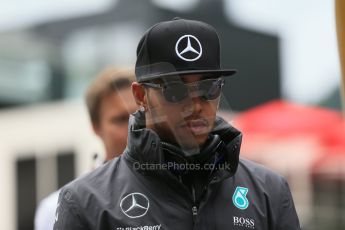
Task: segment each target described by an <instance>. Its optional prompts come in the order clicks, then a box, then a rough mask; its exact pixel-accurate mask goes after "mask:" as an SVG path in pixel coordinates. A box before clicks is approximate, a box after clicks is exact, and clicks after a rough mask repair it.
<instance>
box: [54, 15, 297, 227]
mask: <svg viewBox="0 0 345 230" xmlns="http://www.w3.org/2000/svg"><path fill="white" fill-rule="evenodd" d="M234 73H236V71H235V70H232V69H222V68H221V67H220V42H219V38H218V35H217V33H216V31H215V29H214V28H213V27H211V26H210V25H208V24H206V23H203V22H200V21H192V20H184V19H178V18H177V19H174V20H172V21H167V22H161V23H158V24H156V25H154V26H153V27H152V28H150V29H149V30H148V31H147V32H146V33H145V34H144V36H143V37H142V39H141V40H140V42H139V45H138V48H137V62H136V77H137V82H135V83H133V84H132V91H133V95H134V97H135V99H136V102H137V104H138V105H139V106H140V107H141V108H140V110H138V111H137V112H136V113H134V114H132V116H131V117H130V121H129V133H128V144H127V147H126V149H125V151H124V154H123V155H122V156H121V157H119V158H117V159H116V160H113V161H111V162H109V163H107V164H106V165H104V166H103V167H101V168H99V169H97V170H95V171H94V172H92V173H90V174H88V175H86V176H85V177H83V178H81V179H78V180H76V181H74V182H72V183H71V184H69V185H67V186H66V187H64V189H63V190H62V192H61V194H60V198H59V207H58V209H57V217H56V223H55V227H54V229H55V230H57V229H74V230H75V229H90V230H91V229H92V230H93V229H112V230H127V229H128V230H135V229H138V230H139V229H140V230H144V229H148V230H149V229H155V230H158V229H183V230H184V229H186V230H189V229H198V230H203V229H205V230H206V229H208V230H209V229H258V230H260V229H267V230H268V229H272V230H273V229H275V230H290V229H291V230H296V229H300V226H299V221H298V217H297V214H296V211H295V207H294V204H293V200H292V197H291V193H290V190H289V187H288V185H287V183H286V181H285V179H284V178H282V177H281V176H279V175H277V174H275V173H273V172H271V171H269V170H267V169H265V168H264V167H262V166H259V165H256V164H255V163H252V162H249V161H246V160H242V159H241V160H239V152H240V145H241V139H242V135H241V133H240V131H238V130H236V129H235V128H233V127H231V126H230V125H229V124H228V123H227V122H225V121H224V120H223V119H222V118H220V117H217V116H216V112H217V108H218V104H219V100H220V94H221V89H222V86H223V84H224V77H225V76H230V75H233V74H234Z"/></svg>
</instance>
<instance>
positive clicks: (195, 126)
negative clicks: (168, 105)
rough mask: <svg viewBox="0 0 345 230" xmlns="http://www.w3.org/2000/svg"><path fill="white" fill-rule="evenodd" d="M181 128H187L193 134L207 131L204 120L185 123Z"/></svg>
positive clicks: (206, 124) (206, 123)
mask: <svg viewBox="0 0 345 230" xmlns="http://www.w3.org/2000/svg"><path fill="white" fill-rule="evenodd" d="M182 127H183V128H188V129H189V130H190V131H191V132H192V133H193V134H202V133H205V132H206V131H207V128H208V122H207V120H205V119H193V120H188V121H185V123H184V124H183V125H182Z"/></svg>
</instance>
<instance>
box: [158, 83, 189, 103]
mask: <svg viewBox="0 0 345 230" xmlns="http://www.w3.org/2000/svg"><path fill="white" fill-rule="evenodd" d="M187 96H188V88H187V86H186V85H184V84H182V83H171V84H168V85H167V86H165V88H164V97H165V99H166V100H167V101H169V102H172V103H176V102H180V101H182V100H183V99H185V98H186V97H187Z"/></svg>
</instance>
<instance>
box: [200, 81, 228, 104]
mask: <svg viewBox="0 0 345 230" xmlns="http://www.w3.org/2000/svg"><path fill="white" fill-rule="evenodd" d="M222 84H223V83H222V81H221V80H209V81H203V82H200V84H199V90H200V91H202V95H203V96H202V97H203V98H204V99H205V100H214V99H216V98H217V97H219V95H220V93H221V91H222Z"/></svg>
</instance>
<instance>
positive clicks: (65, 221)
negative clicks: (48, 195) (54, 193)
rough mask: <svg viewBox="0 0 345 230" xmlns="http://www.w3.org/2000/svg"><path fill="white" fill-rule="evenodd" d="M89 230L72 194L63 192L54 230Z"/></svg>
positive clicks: (67, 191)
mask: <svg viewBox="0 0 345 230" xmlns="http://www.w3.org/2000/svg"><path fill="white" fill-rule="evenodd" d="M81 229H83V230H87V229H89V228H88V227H87V226H86V224H85V222H84V221H83V219H82V216H81V214H80V209H79V207H78V204H77V202H76V201H75V200H73V197H72V192H71V191H69V190H62V191H61V192H60V195H59V200H58V204H57V209H56V213H55V224H54V230H81Z"/></svg>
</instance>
